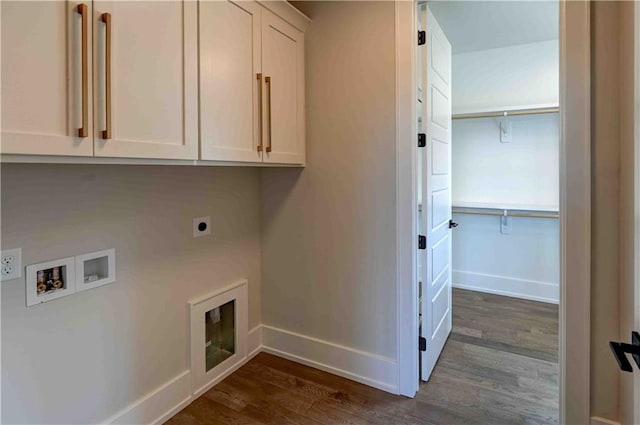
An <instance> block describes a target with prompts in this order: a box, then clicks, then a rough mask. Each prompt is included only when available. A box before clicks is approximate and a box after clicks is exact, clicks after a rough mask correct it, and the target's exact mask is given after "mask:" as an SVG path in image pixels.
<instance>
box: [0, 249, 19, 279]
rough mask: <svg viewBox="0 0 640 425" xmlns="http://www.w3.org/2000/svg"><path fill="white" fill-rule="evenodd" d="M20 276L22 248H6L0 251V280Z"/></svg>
mask: <svg viewBox="0 0 640 425" xmlns="http://www.w3.org/2000/svg"><path fill="white" fill-rule="evenodd" d="M19 277H22V248H17V249H7V250H5V251H2V253H0V278H1V279H0V280H2V281H5V280H11V279H17V278H19Z"/></svg>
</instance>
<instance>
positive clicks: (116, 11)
mask: <svg viewBox="0 0 640 425" xmlns="http://www.w3.org/2000/svg"><path fill="white" fill-rule="evenodd" d="M93 5H94V7H93V9H94V21H93V22H94V31H93V34H94V37H93V38H94V55H93V56H94V69H95V72H94V76H95V84H94V86H95V91H94V93H95V94H94V105H95V106H94V114H95V130H94V133H95V135H94V139H95V155H96V156H103V157H104V156H106V157H126V158H159V159H197V157H198V69H197V66H198V41H197V36H198V34H197V28H198V11H197V3H196V2H195V1H190V0H183V1H179V0H170V1H144V2H140V1H96V2H94V3H93ZM103 13H110V14H111V34H112V39H111V67H110V70H111V90H110V92H111V108H110V109H111V114H112V115H111V116H112V128H111V138H110V139H104V138H103V134H102V131H103V130H105V129H106V119H105V117H106V101H107V97H106V87H105V86H106V77H107V69H106V63H105V62H106V60H105V45H106V44H105V43H106V33H107V28H106V27H107V24H106V23H104V22H102V21H101V19H100V16H101V15H102V14H103Z"/></svg>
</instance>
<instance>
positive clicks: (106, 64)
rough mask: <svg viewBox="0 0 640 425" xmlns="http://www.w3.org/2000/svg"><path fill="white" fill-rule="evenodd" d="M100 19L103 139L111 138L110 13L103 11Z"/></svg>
mask: <svg viewBox="0 0 640 425" xmlns="http://www.w3.org/2000/svg"><path fill="white" fill-rule="evenodd" d="M100 20H101V21H102V22H104V24H105V46H104V68H105V93H104V96H105V124H106V129H105V130H102V138H103V139H111V13H103V14H102V15H100Z"/></svg>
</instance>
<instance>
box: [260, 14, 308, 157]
mask: <svg viewBox="0 0 640 425" xmlns="http://www.w3.org/2000/svg"><path fill="white" fill-rule="evenodd" d="M262 70H263V74H264V78H265V86H264V89H265V91H264V94H265V96H264V104H265V106H264V111H265V113H264V120H265V124H264V126H263V128H264V131H265V135H264V140H265V155H264V162H269V163H282V164H303V163H304V154H305V153H304V131H305V130H304V34H303V33H302V32H301V31H299V30H297V29H296V28H294V27H293V26H291V25H289V24H288V23H286V22H285V21H283V20H282V19H280V18H279V17H277V16H276V15H274V14H273V13H271V12H269V11H267V10H263V12H262Z"/></svg>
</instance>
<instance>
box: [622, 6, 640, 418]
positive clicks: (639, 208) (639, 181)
mask: <svg viewBox="0 0 640 425" xmlns="http://www.w3.org/2000/svg"><path fill="white" fill-rule="evenodd" d="M633 6H634V10H635V18H634V25H633V26H634V28H633V31H634V35H635V37H634V39H635V40H636V42H635V46H634V56H635V58H634V61H633V63H634V76H635V84H634V85H635V94H634V106H633V108H634V113H633V116H634V117H635V122H634V123H633V125H634V129H633V131H634V143H633V144H634V148H633V151H634V171H633V173H634V177H633V179H634V191H635V193H634V214H633V216H634V221H635V223H634V239H635V240H634V250H635V253H634V257H635V265H634V273H633V276H634V279H633V280H634V283H635V285H634V288H633V290H634V295H635V296H634V298H635V302H634V304H635V306H634V311H635V317H634V318H633V319H634V322H635V323H634V326H635V328H634V329H637V330H639V331H640V267H638V264H640V226H639V225H638V222H637V218H636V217H638V216H640V42H638V40H640V6H638V4H634V5H633ZM622 337H623V338H624V337H628V335H622ZM634 375H636V376H634V385H633V386H634V388H633V393H634V394H633V400H640V374H635V373H634ZM633 423H640V403H635V404H634V406H633Z"/></svg>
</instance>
